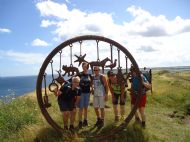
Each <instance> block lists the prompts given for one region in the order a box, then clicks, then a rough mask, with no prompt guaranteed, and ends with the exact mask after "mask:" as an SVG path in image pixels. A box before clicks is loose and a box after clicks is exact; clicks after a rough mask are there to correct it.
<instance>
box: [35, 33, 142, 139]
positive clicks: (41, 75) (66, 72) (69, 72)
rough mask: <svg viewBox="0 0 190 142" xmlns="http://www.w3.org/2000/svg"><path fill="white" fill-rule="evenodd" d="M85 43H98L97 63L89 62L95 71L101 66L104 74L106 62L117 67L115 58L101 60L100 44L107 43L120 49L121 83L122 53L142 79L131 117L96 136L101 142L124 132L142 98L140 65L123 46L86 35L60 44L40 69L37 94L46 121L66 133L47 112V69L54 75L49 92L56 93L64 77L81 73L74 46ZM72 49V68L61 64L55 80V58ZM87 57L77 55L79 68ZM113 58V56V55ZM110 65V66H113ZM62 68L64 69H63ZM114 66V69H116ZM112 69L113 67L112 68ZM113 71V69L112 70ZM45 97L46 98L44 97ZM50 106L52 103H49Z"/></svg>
mask: <svg viewBox="0 0 190 142" xmlns="http://www.w3.org/2000/svg"><path fill="white" fill-rule="evenodd" d="M84 41H96V43H97V61H89V62H88V63H89V65H90V67H91V69H92V70H93V66H101V67H102V71H103V72H104V67H105V65H106V62H108V61H110V62H111V64H114V66H116V62H117V60H116V59H115V61H114V63H113V57H111V59H109V58H108V57H107V58H105V59H103V60H101V61H100V59H99V45H98V44H99V42H100V41H101V42H105V43H108V44H110V45H112V46H114V47H116V48H117V49H118V68H117V76H118V78H119V80H120V83H122V82H123V79H124V76H123V73H122V67H121V66H120V51H121V52H122V53H124V54H125V56H126V57H127V58H128V59H129V60H130V61H131V63H132V65H133V67H134V68H135V69H136V73H137V75H138V76H139V79H140V84H139V89H138V96H137V101H136V103H135V106H134V107H133V109H132V110H131V112H130V113H129V115H128V116H127V117H126V118H125V121H124V123H122V124H121V125H120V126H118V127H115V128H113V129H112V130H111V131H109V132H107V133H104V134H101V133H100V134H97V135H94V138H96V140H97V141H101V140H104V139H106V138H109V137H111V136H113V135H114V134H116V133H118V132H120V131H121V130H123V129H124V128H125V127H126V126H127V125H128V123H129V122H130V120H131V119H132V117H133V116H134V114H135V112H136V110H137V106H138V104H139V101H140V97H141V95H140V94H141V91H142V83H141V82H142V79H141V77H140V71H139V68H138V65H137V63H136V61H135V59H134V58H133V56H132V55H131V54H130V52H129V51H128V50H127V49H126V48H125V47H124V46H122V45H121V44H119V43H117V42H116V41H114V40H111V39H109V38H106V37H102V36H96V35H84V36H79V37H75V38H72V39H69V40H67V41H65V42H63V43H62V44H60V45H59V46H57V47H56V48H55V49H54V50H53V51H52V52H51V53H50V54H49V55H48V56H47V57H46V59H45V61H44V62H43V64H42V66H41V68H40V71H39V74H38V78H37V83H36V94H37V100H38V104H39V107H40V109H41V112H42V114H43V116H44V117H45V119H46V120H47V122H48V123H49V124H50V125H51V126H52V127H53V128H54V129H55V130H57V131H58V132H65V131H64V129H63V128H62V127H61V126H60V125H58V124H57V123H56V122H55V121H54V120H53V119H52V117H51V114H49V113H48V111H47V108H48V107H47V104H48V103H49V100H48V95H47V92H46V79H45V77H44V74H45V72H46V69H47V67H48V65H49V63H50V65H51V73H52V82H51V83H50V85H49V90H50V91H54V90H53V89H52V88H55V87H57V88H58V85H57V83H56V82H58V83H59V84H62V83H63V82H64V78H61V79H60V77H62V76H65V75H68V76H72V75H73V74H77V73H78V72H79V71H78V68H77V67H74V66H73V64H72V46H73V44H74V43H77V42H79V43H80V48H81V47H82V42H84ZM68 46H69V47H70V61H71V64H70V66H68V67H67V66H66V65H62V64H61V63H60V69H59V71H57V72H58V75H59V76H58V78H56V79H55V78H54V74H53V60H52V59H53V57H54V56H55V55H56V54H58V53H60V56H61V51H62V50H63V49H64V48H66V47H68ZM85 56H86V54H84V55H83V56H82V52H81V49H80V55H79V56H77V55H75V57H77V60H76V62H79V66H80V64H81V63H82V62H84V61H85V59H84V58H85ZM111 56H112V55H111ZM60 60H61V57H60ZM111 64H110V66H111ZM61 66H62V68H61ZM114 66H112V67H114ZM110 68H111V67H110ZM61 69H62V70H63V71H64V74H63V75H62V74H61V73H62V72H61ZM111 69H113V68H111ZM43 79H44V85H45V94H44V95H42V92H43V91H42V87H43ZM44 96H45V97H44ZM49 104H50V103H49Z"/></svg>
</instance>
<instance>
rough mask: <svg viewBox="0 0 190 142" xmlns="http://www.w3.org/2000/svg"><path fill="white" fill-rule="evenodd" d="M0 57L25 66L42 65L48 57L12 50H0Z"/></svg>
mask: <svg viewBox="0 0 190 142" xmlns="http://www.w3.org/2000/svg"><path fill="white" fill-rule="evenodd" d="M0 57H2V58H7V59H8V60H13V61H17V62H20V63H24V64H32V65H35V64H42V62H43V60H44V59H45V57H46V55H45V54H41V53H24V52H15V51H12V50H8V51H3V50H0Z"/></svg>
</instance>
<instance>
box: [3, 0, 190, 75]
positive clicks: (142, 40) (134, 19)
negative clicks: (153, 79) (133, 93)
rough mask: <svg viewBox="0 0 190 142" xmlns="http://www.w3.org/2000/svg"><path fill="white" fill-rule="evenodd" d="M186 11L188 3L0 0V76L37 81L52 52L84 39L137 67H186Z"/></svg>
mask: <svg viewBox="0 0 190 142" xmlns="http://www.w3.org/2000/svg"><path fill="white" fill-rule="evenodd" d="M189 5H190V1H189V0H154V1H153V0H86V1H84V0H83V1H82V0H51V1H50V0H49V1H44V0H0V76H20V75H37V74H38V72H39V69H40V67H41V65H42V63H43V61H44V59H45V58H46V56H47V55H48V54H49V53H50V52H51V51H52V50H53V49H54V48H55V47H56V46H58V45H59V44H60V43H62V42H64V41H65V40H67V39H70V38H72V37H75V36H79V35H85V34H95V35H101V36H105V37H108V38H111V39H113V40H115V41H117V42H119V43H120V44H122V45H124V46H126V47H127V49H128V50H129V52H131V54H132V55H133V56H134V58H135V59H136V61H137V63H138V64H139V66H140V67H143V66H148V67H160V66H161V67H165V66H189V65H190V55H189V54H190V40H189V37H190V15H189V13H190V9H189ZM94 56H95V55H94Z"/></svg>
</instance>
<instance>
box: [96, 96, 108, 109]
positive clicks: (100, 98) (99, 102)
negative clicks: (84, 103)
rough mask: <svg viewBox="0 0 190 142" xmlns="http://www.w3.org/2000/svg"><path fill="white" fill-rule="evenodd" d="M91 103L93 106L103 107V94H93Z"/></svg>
mask: <svg viewBox="0 0 190 142" xmlns="http://www.w3.org/2000/svg"><path fill="white" fill-rule="evenodd" d="M93 105H94V108H104V107H105V96H94V98H93Z"/></svg>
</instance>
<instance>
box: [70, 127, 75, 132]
mask: <svg viewBox="0 0 190 142" xmlns="http://www.w3.org/2000/svg"><path fill="white" fill-rule="evenodd" d="M69 130H70V131H71V132H72V133H74V132H75V128H74V126H73V125H70V127H69Z"/></svg>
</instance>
